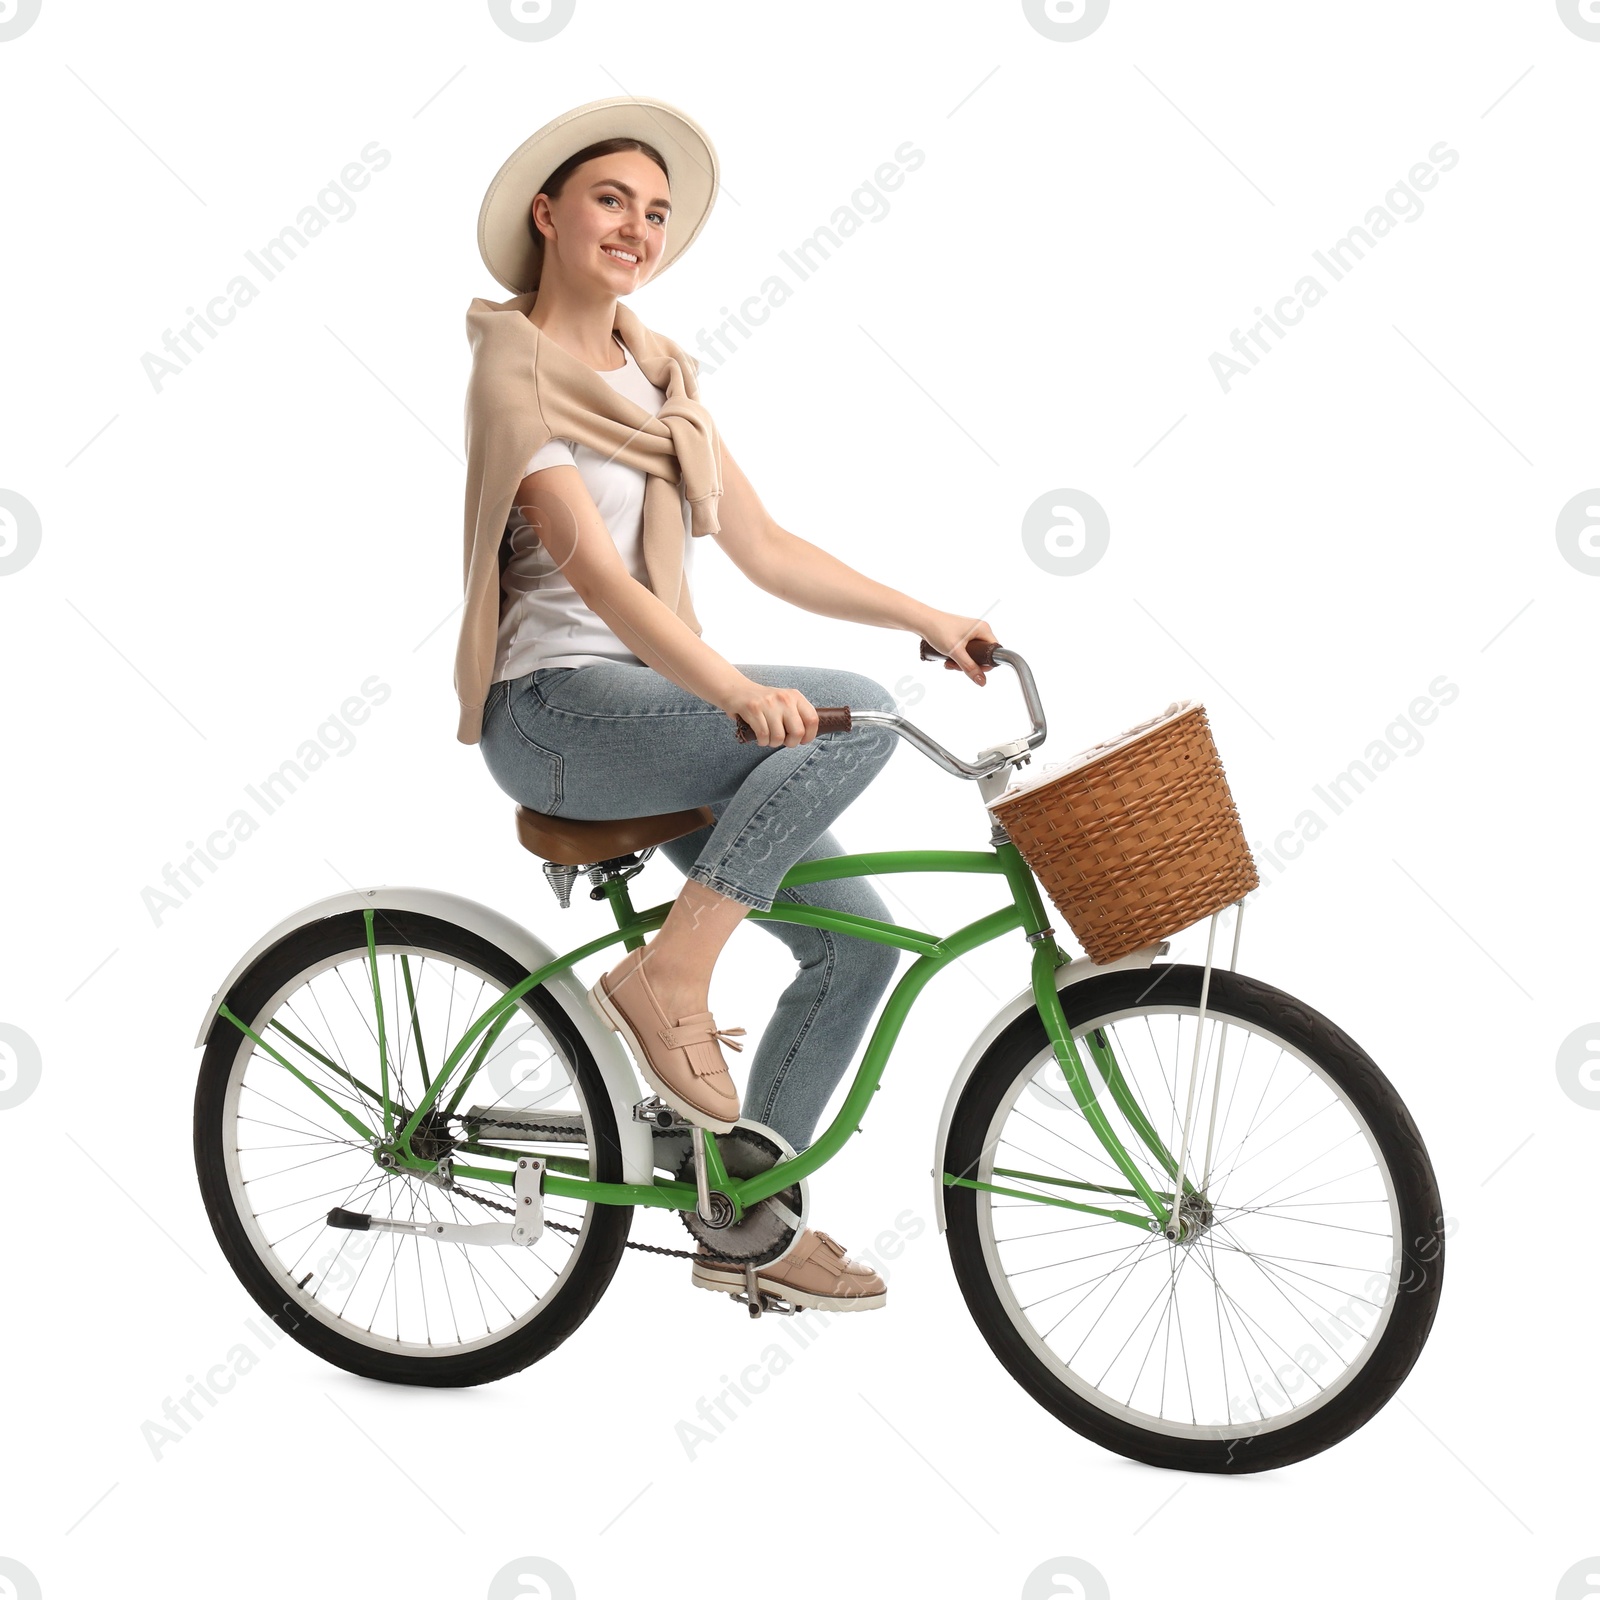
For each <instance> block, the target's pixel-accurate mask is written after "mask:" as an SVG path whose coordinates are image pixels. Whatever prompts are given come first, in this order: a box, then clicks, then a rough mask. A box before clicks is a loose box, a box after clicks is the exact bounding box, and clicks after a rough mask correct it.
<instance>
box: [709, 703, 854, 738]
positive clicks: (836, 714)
mask: <svg viewBox="0 0 1600 1600" xmlns="http://www.w3.org/2000/svg"><path fill="white" fill-rule="evenodd" d="M812 709H813V710H814V711H815V712H816V713H817V732H818V733H849V731H850V728H851V721H850V707H849V706H814V707H813V708H812ZM737 722H738V726H737V727H735V728H734V730H733V736H734V738H735V739H737V740H738V741H739V743H740V744H751V743H753V742H754V741H755V736H756V730H755V729H754V728H752V727H751V726H750V724H749V723H748V722H746V721H745V720H744V718H743V717H739V718H738V719H737Z"/></svg>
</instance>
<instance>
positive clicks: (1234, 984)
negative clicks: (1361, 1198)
mask: <svg viewBox="0 0 1600 1600" xmlns="http://www.w3.org/2000/svg"><path fill="white" fill-rule="evenodd" d="M1202 975H1203V972H1202V968H1200V967H1198V966H1189V965H1179V964H1172V965H1163V964H1157V965H1156V966H1154V967H1151V968H1149V969H1144V970H1130V971H1123V972H1113V973H1106V974H1105V975H1103V976H1101V977H1097V978H1090V979H1086V980H1084V981H1083V982H1081V983H1079V984H1074V985H1070V986H1069V987H1067V988H1066V989H1064V990H1063V991H1062V993H1061V1000H1062V1008H1063V1011H1064V1012H1065V1015H1066V1018H1067V1022H1068V1024H1069V1026H1070V1027H1071V1028H1072V1030H1073V1032H1074V1033H1075V1034H1076V1033H1077V1032H1078V1030H1079V1029H1082V1028H1085V1027H1086V1026H1087V1025H1089V1024H1091V1023H1093V1022H1094V1021H1095V1020H1096V1019H1097V1018H1101V1017H1107V1016H1110V1015H1113V1014H1115V1013H1118V1012H1122V1011H1125V1010H1128V1009H1131V1008H1137V1006H1139V1005H1140V1004H1145V1005H1148V1006H1156V1005H1163V1004H1164V1005H1167V1006H1174V1005H1175V1006H1180V1007H1184V1006H1187V1007H1197V1006H1198V1004H1199V998H1200V985H1201V979H1202ZM1207 1016H1208V1017H1213V1016H1215V1017H1218V1018H1223V1017H1232V1018H1236V1019H1238V1020H1239V1021H1240V1022H1241V1023H1253V1024H1256V1025H1258V1026H1259V1027H1260V1028H1262V1029H1264V1030H1268V1031H1270V1032H1271V1033H1273V1034H1276V1035H1278V1036H1279V1037H1281V1038H1282V1039H1284V1040H1285V1041H1287V1042H1288V1043H1290V1044H1291V1045H1294V1046H1296V1047H1298V1048H1299V1049H1300V1050H1303V1051H1304V1052H1305V1054H1306V1055H1307V1056H1308V1057H1309V1058H1310V1059H1311V1060H1312V1061H1314V1062H1315V1063H1316V1064H1317V1066H1318V1067H1320V1068H1321V1069H1322V1071H1323V1072H1325V1073H1326V1074H1327V1075H1328V1076H1329V1077H1330V1078H1331V1079H1332V1080H1333V1081H1334V1083H1336V1084H1337V1085H1338V1086H1339V1087H1340V1088H1341V1089H1342V1090H1343V1091H1344V1092H1345V1093H1346V1094H1347V1095H1348V1096H1349V1097H1350V1100H1351V1102H1353V1104H1354V1105H1355V1106H1356V1108H1357V1109H1358V1110H1359V1111H1360V1114H1361V1116H1362V1117H1363V1118H1364V1119H1365V1121H1366V1123H1367V1125H1368V1127H1369V1129H1370V1131H1371V1133H1372V1136H1373V1138H1374V1139H1375V1140H1376V1141H1377V1144H1378V1146H1379V1149H1380V1150H1381V1152H1382V1154H1383V1157H1384V1161H1385V1164H1386V1166H1387V1168H1388V1171H1389V1173H1390V1174H1391V1176H1392V1178H1393V1181H1394V1186H1395V1192H1396V1199H1397V1202H1398V1206H1399V1210H1400V1216H1401V1225H1400V1229H1399V1240H1400V1245H1399V1249H1400V1252H1401V1257H1402V1262H1403V1268H1404V1270H1403V1273H1402V1282H1401V1284H1400V1286H1399V1292H1397V1293H1396V1295H1395V1296H1394V1301H1393V1305H1392V1307H1391V1309H1390V1316H1389V1318H1388V1321H1387V1324H1386V1326H1385V1329H1384V1332H1383V1334H1382V1335H1381V1337H1380V1339H1379V1342H1378V1344H1377V1346H1376V1348H1375V1349H1374V1350H1373V1351H1372V1352H1371V1354H1370V1355H1369V1356H1368V1357H1367V1359H1366V1360H1365V1362H1364V1363H1363V1364H1362V1366H1361V1368H1360V1370H1359V1371H1358V1372H1357V1373H1356V1374H1355V1376H1354V1378H1353V1379H1352V1381H1351V1382H1350V1384H1349V1385H1348V1387H1346V1388H1344V1389H1343V1390H1342V1391H1341V1392H1340V1393H1339V1394H1337V1395H1336V1396H1335V1397H1334V1398H1333V1399H1332V1400H1331V1401H1329V1402H1328V1403H1327V1404H1326V1405H1323V1406H1320V1407H1319V1408H1317V1409H1315V1410H1312V1411H1310V1412H1309V1414H1308V1415H1306V1416H1304V1417H1303V1418H1301V1419H1300V1420H1299V1421H1296V1422H1291V1423H1287V1424H1285V1425H1283V1426H1281V1427H1277V1428H1273V1429H1271V1430H1270V1431H1264V1432H1248V1431H1244V1430H1241V1431H1240V1432H1239V1433H1238V1434H1237V1435H1235V1436H1218V1437H1213V1438H1207V1439H1200V1438H1179V1437H1173V1436H1172V1435H1170V1434H1168V1433H1165V1432H1159V1431H1155V1430H1153V1429H1146V1428H1141V1427H1138V1426H1136V1425H1133V1424H1130V1423H1129V1422H1127V1421H1126V1420H1125V1419H1124V1418H1122V1417H1119V1416H1112V1415H1109V1414H1108V1413H1107V1412H1106V1411H1104V1410H1102V1409H1101V1408H1099V1407H1097V1406H1096V1405H1094V1404H1093V1403H1092V1402H1091V1401H1088V1400H1086V1399H1085V1398H1084V1397H1083V1396H1082V1395H1080V1394H1078V1393H1077V1392H1075V1391H1074V1390H1073V1389H1072V1388H1071V1387H1070V1386H1069V1385H1068V1384H1066V1383H1065V1382H1063V1381H1062V1380H1061V1378H1060V1377H1059V1376H1058V1375H1057V1374H1055V1373H1054V1372H1052V1371H1051V1370H1050V1368H1049V1367H1048V1366H1047V1365H1046V1364H1045V1362H1044V1361H1043V1360H1041V1358H1040V1357H1039V1355H1038V1354H1037V1353H1036V1351H1035V1350H1034V1349H1033V1348H1032V1347H1031V1346H1030V1345H1029V1343H1028V1342H1027V1340H1026V1339H1025V1338H1024V1337H1023V1335H1022V1333H1021V1332H1020V1330H1019V1328H1018V1326H1017V1324H1016V1323H1015V1322H1014V1321H1013V1318H1012V1316H1011V1315H1010V1314H1009V1313H1008V1311H1007V1309H1006V1306H1005V1303H1004V1301H1003V1300H1002V1298H1001V1291H1000V1290H999V1289H998V1288H997V1285H996V1283H995V1281H994V1278H993V1276H992V1275H991V1269H990V1265H989V1259H988V1256H987V1254H986V1252H985V1249H984V1243H983V1238H982V1235H981V1232H980V1224H979V1217H978V1199H979V1192H978V1191H977V1190H974V1189H971V1188H965V1187H961V1186H953V1185H947V1186H946V1189H945V1201H944V1203H945V1214H946V1220H947V1229H946V1238H947V1244H948V1248H949V1251H950V1259H951V1264H952V1267H953V1268H954V1271H955V1275H956V1279H957V1282H958V1284H959V1285H960V1288H961V1292H962V1296H963V1298H964V1299H965V1301H966V1304H967V1307H968V1309H969V1311H970V1312H971V1314H972V1317H973V1319H974V1321H975V1322H976V1323H977V1325H978V1328H979V1330H980V1332H981V1333H982V1334H983V1337H984V1339H985V1340H986V1342H987V1343H988V1345H989V1347H990V1349H991V1350H992V1351H993V1352H994V1354H995V1355H996V1356H997V1357H998V1359H999V1360H1000V1362H1001V1364H1002V1365H1003V1366H1004V1367H1005V1368H1006V1370H1007V1371H1008V1372H1010V1374H1011V1375H1012V1377H1013V1378H1015V1379H1016V1381H1017V1382H1018V1383H1019V1384H1020V1385H1021V1386H1022V1388H1023V1389H1024V1390H1025V1391H1026V1392H1027V1393H1029V1394H1030V1395H1032V1397H1033V1398H1034V1399H1035V1400H1036V1401H1037V1402H1038V1403H1039V1404H1040V1405H1041V1406H1043V1407H1044V1408H1045V1410H1047V1411H1049V1412H1050V1413H1051V1414H1053V1415H1054V1416H1055V1417H1056V1418H1058V1419H1059V1420H1060V1421H1062V1422H1064V1423H1065V1424H1066V1425H1067V1426H1068V1427H1070V1428H1072V1429H1073V1430H1074V1431H1076V1432H1078V1433H1080V1434H1082V1435H1083V1436H1084V1437H1086V1438H1088V1439H1090V1440H1092V1441H1093V1442H1094V1443H1096V1444H1099V1445H1100V1446H1102V1447H1103V1448H1105V1449H1107V1450H1111V1451H1113V1452H1115V1453H1117V1454H1119V1455H1123V1456H1126V1457H1128V1458H1130V1459H1132V1460H1136V1461H1142V1462H1145V1463H1147V1464H1148V1465H1151V1466H1158V1467H1166V1468H1172V1469H1176V1470H1181V1471H1188V1472H1214V1473H1228V1474H1232V1473H1244V1472H1262V1471H1267V1470H1270V1469H1272V1468H1276V1467H1281V1466H1287V1465H1289V1464H1291V1463H1293V1462H1296V1461H1300V1460H1304V1459H1305V1458H1306V1457H1308V1456H1312V1455H1316V1454H1318V1453H1320V1452H1321V1451H1324V1450H1326V1449H1328V1448H1329V1447H1330V1446H1332V1445H1334V1444H1337V1443H1338V1442H1339V1441H1340V1440H1342V1439H1344V1438H1346V1437H1348V1436H1349V1435H1350V1434H1352V1433H1354V1432H1355V1431H1356V1429H1358V1428H1360V1427H1362V1426H1363V1425H1364V1424H1365V1423H1367V1422H1368V1421H1370V1420H1371V1419H1372V1418H1373V1417H1374V1416H1375V1415H1376V1414H1377V1413H1378V1411H1380V1410H1381V1409H1382V1407H1383V1406H1384V1405H1385V1404H1386V1403H1387V1402H1388V1401H1389V1400H1390V1399H1391V1398H1392V1397H1393V1395H1394V1393H1395V1391H1396V1390H1397V1389H1398V1388H1399V1387H1400V1385H1401V1383H1402V1382H1403V1381H1404V1380H1405V1378H1406V1376H1407V1374H1408V1373H1409V1372H1410V1371H1411V1368H1412V1366H1413V1365H1414V1364H1415V1362H1416V1360H1417V1357H1418V1355H1419V1354H1420V1353H1421V1350H1422V1347H1423V1345H1424V1343H1425V1342H1426V1340H1427V1337H1428V1333H1429V1331H1430V1329H1431V1328H1432V1325H1433V1321H1434V1316H1435V1313H1436V1311H1437V1308H1438V1303H1439V1296H1440V1291H1441V1288H1442V1282H1443V1268H1444V1253H1443V1252H1444V1231H1443V1217H1442V1215H1441V1211H1440V1203H1439V1192H1438V1186H1437V1183H1436V1181H1435V1178H1434V1173H1433V1168H1432V1164H1431V1162H1430V1161H1429V1159H1428V1153H1427V1150H1426V1148H1425V1147H1424V1145H1423V1142H1422V1136H1421V1134H1420V1133H1419V1132H1418V1130H1417V1127H1416V1124H1415V1122H1414V1121H1413V1120H1412V1118H1411V1115H1410V1113H1409V1112H1408V1111H1407V1109H1406V1107H1405V1105H1404V1103H1403V1102H1402V1100H1401V1099H1400V1096H1399V1095H1398V1093H1397V1092H1396V1091H1395V1089H1394V1087H1393V1085H1392V1084H1391V1083H1390V1082H1389V1080H1388V1079H1387V1078H1386V1077H1385V1076H1384V1075H1383V1073H1382V1072H1381V1071H1380V1070H1379V1069H1378V1067H1377V1065H1376V1064H1375V1063H1374V1062H1373V1061H1372V1060H1371V1058H1370V1057H1369V1056H1368V1055H1367V1054H1366V1053H1365V1051H1363V1050H1362V1049H1361V1047H1360V1046H1359V1045H1358V1044H1356V1042H1355V1041H1354V1040H1353V1039H1352V1038H1351V1037H1350V1036H1349V1035H1348V1034H1346V1033H1345V1032H1344V1031H1343V1030H1342V1029H1340V1028H1338V1027H1337V1026H1336V1025H1335V1024H1334V1023H1332V1022H1330V1021H1329V1020H1328V1019H1327V1018H1326V1017H1324V1016H1322V1015H1321V1013H1319V1012H1317V1011H1315V1010H1314V1009H1313V1008H1312V1007H1310V1006H1309V1005H1306V1004H1305V1003H1304V1002H1302V1001H1299V1000H1296V999H1294V998H1293V997H1292V996H1290V995H1288V994H1285V993H1283V992H1282V991H1281V990H1278V989H1276V988H1273V987H1272V986H1271V985H1269V984H1265V983H1262V982H1260V981H1258V980H1257V979H1254V978H1249V977H1245V976H1243V975H1241V974H1236V973H1231V972H1228V971H1225V970H1216V969H1213V971H1212V973H1211V986H1210V990H1209V993H1208V996H1207ZM1048 1049H1049V1040H1048V1036H1047V1035H1046V1033H1045V1029H1044V1024H1043V1022H1042V1020H1041V1019H1040V1016H1039V1013H1038V1012H1037V1010H1033V1009H1030V1010H1028V1011H1026V1012H1024V1013H1023V1014H1022V1015H1021V1016H1020V1017H1018V1018H1017V1019H1016V1020H1015V1021H1014V1022H1012V1023H1011V1025H1010V1026H1009V1027H1007V1028H1006V1029H1005V1031H1004V1032H1003V1033H1001V1034H1000V1036H999V1037H998V1038H997V1039H995V1041H994V1042H993V1043H992V1044H991V1045H990V1047H989V1048H988V1050H987V1051H986V1052H985V1053H984V1055H983V1057H982V1058H981V1059H980V1061H979V1062H978V1064H977V1066H976V1067H975V1068H974V1070H973V1073H972V1075H971V1077H970V1079H969V1080H968V1082H967V1084H966V1087H965V1089H964V1090H963V1092H962V1095H961V1097H960V1100H959V1101H958V1103H957V1108H956V1111H955V1114H954V1117H953V1119H952V1124H951V1129H950V1133H949V1135H948V1137H947V1139H946V1143H945V1152H944V1168H943V1170H944V1171H945V1172H953V1173H962V1172H975V1171H977V1170H978V1169H979V1163H980V1156H981V1152H982V1146H983V1141H984V1140H985V1138H986V1137H988V1136H989V1135H988V1130H989V1129H990V1128H991V1124H992V1122H993V1120H994V1118H995V1116H996V1115H997V1113H998V1111H999V1108H1000V1102H1001V1099H1002V1097H1004V1096H1005V1095H1006V1094H1007V1093H1008V1091H1010V1090H1012V1089H1013V1088H1014V1086H1015V1085H1016V1083H1017V1080H1018V1075H1019V1073H1021V1072H1022V1071H1023V1070H1024V1069H1025V1068H1026V1067H1027V1065H1028V1063H1030V1062H1032V1061H1034V1060H1035V1059H1036V1057H1037V1056H1038V1054H1039V1052H1040V1051H1041V1050H1048Z"/></svg>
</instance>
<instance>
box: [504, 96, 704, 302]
mask: <svg viewBox="0 0 1600 1600" xmlns="http://www.w3.org/2000/svg"><path fill="white" fill-rule="evenodd" d="M616 138H629V139H639V140H641V141H643V143H645V144H648V145H651V146H652V147H654V148H655V149H656V150H658V151H659V152H660V153H661V157H662V159H663V160H664V161H665V162H666V163H667V176H668V178H669V179H670V181H671V183H672V211H671V213H670V215H669V216H668V218H667V230H666V232H667V246H666V249H665V250H664V251H663V252H662V256H661V261H660V263H659V265H658V266H657V267H656V270H655V272H654V273H652V274H651V278H650V281H651V282H652V283H654V282H655V280H656V279H657V278H659V277H660V276H661V274H662V273H663V272H665V271H666V270H667V268H668V267H670V266H671V265H672V263H673V262H674V261H676V260H677V259H678V257H679V256H681V255H682V254H683V252H684V251H685V250H687V249H688V248H689V246H690V245H691V244H693V243H694V241H695V238H696V236H697V235H698V234H699V232H700V230H701V228H703V227H704V226H705V220H706V218H707V217H708V216H709V215H710V214H711V207H712V204H713V203H714V201H715V200H716V198H717V183H718V172H719V167H718V163H717V152H716V148H715V147H714V146H713V145H712V143H711V140H710V139H709V138H708V137H707V136H706V133H705V130H704V129H703V128H701V126H700V125H699V123H697V122H696V121H695V120H694V119H693V118H692V117H690V116H687V115H686V114H685V113H684V112H682V111H680V110H678V108H677V107H676V106H669V105H668V104H667V103H666V102H665V101H664V100H649V99H644V98H641V97H640V96H637V95H625V94H624V95H614V96H612V97H611V98H610V99H609V100H591V101H590V102H589V103H588V104H587V105H582V106H574V107H573V109H572V110H571V111H563V112H562V113H561V115H560V116H559V117H556V118H555V119H554V120H553V121H551V122H547V123H546V124H545V125H544V126H543V127H542V128H540V129H539V131H538V132H537V133H535V134H533V135H532V136H531V137H529V138H527V139H525V140H524V141H523V142H522V143H521V144H519V145H518V146H517V148H516V149H515V150H513V151H512V152H511V154H510V155H509V156H507V157H506V159H505V161H504V162H503V163H502V164H501V167H500V170H499V171H498V172H497V173H495V175H494V179H493V181H492V182H491V183H490V185H489V188H488V190H487V192H486V193H485V194H484V197H483V205H482V206H481V207H480V208H479V211H478V253H479V254H480V255H481V256H482V257H483V262H484V265H485V266H486V267H488V269H489V271H490V272H491V273H493V275H494V278H495V281H496V282H497V283H502V284H504V285H505V287H506V288H508V289H510V290H511V291H512V293H513V294H527V293H528V292H529V291H530V290H533V289H536V288H538V286H539V269H540V267H541V266H542V265H543V262H544V241H543V237H542V236H538V238H537V242H535V237H536V236H535V234H534V233H533V231H532V229H531V226H530V223H529V211H530V209H531V207H532V205H533V197H534V196H535V195H536V194H538V193H539V191H540V190H541V189H542V188H543V187H544V183H545V180H546V179H547V178H548V177H549V176H550V174H551V173H552V172H554V171H555V169H556V168H557V167H559V166H560V165H561V163H562V162H563V161H565V160H566V159H567V158H568V156H572V155H576V154H577V153H578V151H580V150H582V149H585V148H586V147H587V146H589V145H591V144H598V143H599V142H600V141H601V140H602V139H616Z"/></svg>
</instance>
